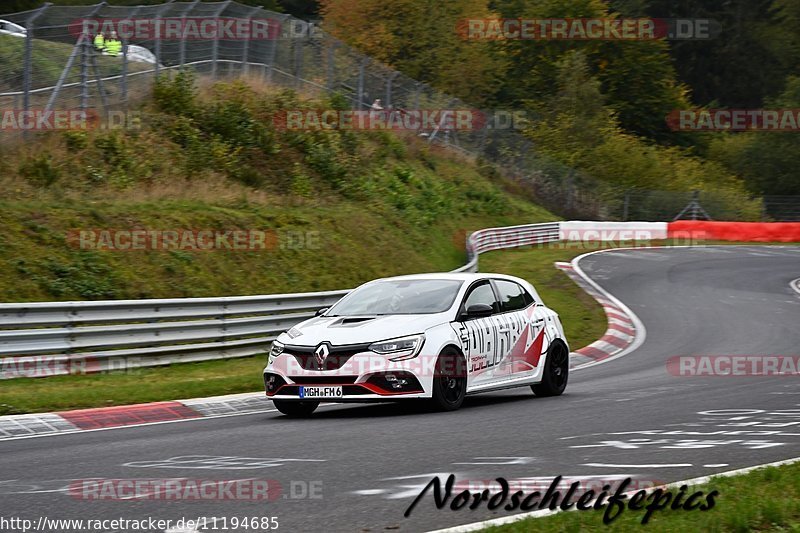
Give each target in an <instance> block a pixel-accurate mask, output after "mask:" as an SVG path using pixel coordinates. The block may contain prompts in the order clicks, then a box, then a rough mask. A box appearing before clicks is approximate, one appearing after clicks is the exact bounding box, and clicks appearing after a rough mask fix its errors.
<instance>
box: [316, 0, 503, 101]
mask: <svg viewBox="0 0 800 533" xmlns="http://www.w3.org/2000/svg"><path fill="white" fill-rule="evenodd" d="M486 4H487V3H486V1H485V0H463V1H459V2H442V1H438V0H393V1H392V2H386V1H385V0H322V2H321V13H322V15H323V17H324V20H325V29H326V30H328V31H329V32H331V33H332V34H333V35H334V36H336V37H338V38H340V39H342V40H343V41H345V42H347V43H349V44H350V45H353V46H355V47H356V48H358V49H359V50H360V51H361V52H363V53H365V54H367V55H369V56H370V57H372V58H374V59H377V60H379V61H382V62H383V63H386V64H387V65H389V66H391V67H393V68H395V69H397V70H400V71H401V72H403V73H404V74H406V75H407V76H410V77H411V78H414V79H416V80H419V81H423V82H426V83H428V84H430V85H432V86H434V87H436V88H437V89H439V90H441V91H444V92H446V93H449V94H452V95H454V96H457V97H460V98H462V99H464V100H466V101H468V102H470V103H472V104H476V105H485V104H489V103H493V102H492V100H493V95H494V93H495V92H496V88H497V86H498V85H499V83H500V80H501V79H502V78H503V76H504V72H505V62H504V61H503V59H502V57H501V56H500V55H498V54H496V53H494V51H493V48H494V44H493V43H491V42H486V41H467V40H465V39H463V38H462V37H461V36H460V35H459V33H458V32H457V31H456V29H457V27H458V26H459V24H462V23H463V21H464V20H466V19H470V18H493V17H495V16H496V15H495V14H493V13H492V12H491V11H490V10H489V9H488V7H487V5H486Z"/></svg>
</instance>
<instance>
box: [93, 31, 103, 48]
mask: <svg viewBox="0 0 800 533" xmlns="http://www.w3.org/2000/svg"><path fill="white" fill-rule="evenodd" d="M94 49H95V50H97V51H98V52H102V51H103V50H105V49H106V38H105V37H104V36H103V32H101V31H99V32H97V35H95V36H94Z"/></svg>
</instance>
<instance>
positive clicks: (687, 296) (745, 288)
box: [0, 246, 800, 532]
mask: <svg viewBox="0 0 800 533" xmlns="http://www.w3.org/2000/svg"><path fill="white" fill-rule="evenodd" d="M580 266H581V267H582V268H583V270H584V271H585V272H586V273H587V274H588V275H589V276H590V277H592V279H594V280H595V281H596V282H597V283H599V284H600V285H601V286H602V287H603V288H604V289H606V290H607V291H609V292H610V293H611V294H613V295H614V296H616V297H617V298H619V299H620V300H621V301H622V302H623V303H625V304H626V305H627V306H628V307H630V308H631V310H633V312H634V313H636V314H637V315H638V317H639V318H640V319H641V321H642V322H643V323H644V325H645V327H646V339H645V341H644V343H643V344H642V345H641V346H640V347H639V348H638V349H636V350H635V351H633V352H632V353H630V354H628V355H626V356H625V357H622V358H619V359H616V360H613V361H610V362H608V363H605V364H601V365H597V366H594V367H591V368H586V369H584V370H579V371H577V372H575V373H573V374H572V376H571V377H570V385H569V387H568V388H567V392H566V394H565V395H564V396H562V397H560V398H544V399H540V398H535V397H534V396H533V395H532V393H531V392H530V390H529V389H517V390H513V391H506V392H503V393H496V394H487V395H482V396H475V397H471V398H468V399H467V402H466V404H465V406H464V408H462V409H461V410H460V411H458V412H455V413H448V414H430V413H425V412H421V411H419V410H418V409H415V408H409V407H404V406H399V405H394V404H387V405H333V406H326V407H322V408H320V409H319V410H318V411H317V414H316V416H315V417H314V418H313V419H311V420H290V419H287V418H285V417H283V416H281V415H280V414H279V413H277V412H275V411H270V412H266V413H260V414H254V415H244V416H234V417H228V418H215V419H205V420H203V419H201V420H196V421H187V422H181V423H169V424H161V425H152V426H143V427H134V428H125V429H114V430H108V431H96V432H84V433H78V434H71V435H61V436H52V437H42V438H30V439H20V440H10V441H6V442H0V501H2V507H3V514H4V515H6V516H8V515H14V516H19V517H24V518H31V519H34V520H36V519H37V518H38V516H39V515H40V514H41V513H46V514H47V515H48V517H50V518H82V519H88V518H116V517H123V518H139V519H141V518H145V517H148V516H152V517H154V518H158V519H168V518H171V519H179V518H182V517H187V518H197V517H209V518H210V517H234V516H236V517H242V518H244V517H263V516H275V517H278V520H279V524H280V526H279V529H278V531H290V532H295V531H373V532H377V531H385V530H396V529H399V530H400V531H424V530H430V529H436V528H443V527H447V526H454V525H458V524H465V523H469V522H475V521H479V520H485V519H489V518H496V517H498V516H503V515H502V514H498V513H493V512H490V511H487V510H486V508H485V507H482V508H481V509H480V510H476V511H469V510H461V511H456V512H454V511H451V510H449V509H442V510H437V509H436V508H435V506H434V504H433V499H432V498H431V497H427V498H425V499H424V501H422V502H421V503H420V504H419V505H418V506H417V508H416V509H415V510H414V512H413V514H412V515H411V517H410V518H408V519H405V518H403V512H404V511H405V509H406V507H407V506H408V505H409V503H410V502H411V501H412V500H413V498H414V497H415V496H416V494H417V493H418V492H419V491H420V489H421V488H422V486H423V485H425V484H426V483H427V482H428V481H429V480H430V479H431V478H432V477H433V476H435V475H437V474H445V475H446V474H450V473H454V474H456V475H457V477H458V479H459V480H468V479H469V480H490V479H493V478H495V477H497V476H504V477H506V478H507V479H509V480H519V479H522V478H527V481H528V482H534V481H535V479H532V478H539V479H544V480H547V481H548V482H549V480H550V479H551V478H552V477H554V476H556V475H559V474H560V475H563V476H564V477H565V478H568V479H572V480H583V479H597V480H613V479H620V478H624V477H627V476H629V475H630V476H632V477H634V478H635V479H637V480H638V482H639V483H641V484H642V485H643V486H646V485H647V484H648V483H652V482H664V481H676V480H681V479H689V478H693V477H697V476H702V475H708V474H712V473H714V472H724V471H729V470H733V469H736V468H741V467H746V466H752V465H756V464H761V463H767V462H772V461H777V460H781V459H787V458H792V457H797V456H800V386H798V381H797V377H796V376H794V377H784V376H772V377H680V376H674V375H671V374H670V373H669V372H668V371H667V367H666V361H667V359H669V358H670V357H672V356H676V355H681V356H688V355H729V354H735V355H795V356H797V355H800V294H797V293H796V292H795V291H793V290H792V288H791V286H790V282H791V281H792V280H794V279H797V278H800V247H790V246H786V247H775V246H741V247H699V248H671V249H637V250H623V251H611V252H604V253H599V254H594V255H591V256H588V257H586V258H584V259H583V260H582V261H581V262H580ZM531 281H533V282H534V284H535V280H531ZM573 348H577V346H576V347H573ZM87 478H112V479H130V478H188V479H196V480H197V479H225V480H229V479H245V478H257V479H272V480H277V481H278V482H280V484H281V486H282V487H283V496H285V497H281V498H279V499H278V500H276V501H274V502H269V503H265V502H246V501H237V500H222V501H211V502H210V501H180V502H176V501H164V500H158V499H154V500H146V501H133V500H129V501H92V500H88V501H87V500H81V499H78V498H75V497H72V496H70V495H68V494H67V493H66V490H65V486H67V485H69V483H70V480H75V479H87ZM309 491H312V492H314V493H315V494H317V495H321V497H317V498H308V497H307V496H308V492H309ZM722 505H723V503H720V504H719V506H722ZM598 520H599V516H598ZM207 531H212V529H210V528H208V529H207ZM239 531H244V530H239ZM251 531H252V530H251Z"/></svg>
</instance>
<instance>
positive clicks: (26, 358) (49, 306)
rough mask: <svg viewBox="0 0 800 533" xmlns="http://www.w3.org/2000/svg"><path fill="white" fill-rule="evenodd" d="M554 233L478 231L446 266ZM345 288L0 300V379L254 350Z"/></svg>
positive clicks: (548, 227) (473, 265)
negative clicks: (247, 293)
mask: <svg viewBox="0 0 800 533" xmlns="http://www.w3.org/2000/svg"><path fill="white" fill-rule="evenodd" d="M558 239H559V223H558V222H552V223H543V224H527V225H522V226H509V227H504V228H488V229H483V230H479V231H476V232H474V233H472V234H470V235H469V236H468V237H467V259H468V262H467V264H466V265H464V266H463V267H460V268H458V269H456V270H454V272H477V270H478V256H479V255H480V254H481V253H483V252H488V251H490V250H500V249H504V248H515V247H520V246H527V245H533V244H538V243H545V242H554V241H557V240H558ZM348 292H349V291H348V290H340V291H328V292H308V293H297V294H274V295H266V296H234V297H221V298H171V299H151V300H108V301H84V302H33V303H7V304H0V379H11V378H19V377H41V376H53V375H66V374H71V373H85V372H101V371H109V370H125V369H131V368H143V367H150V366H158V365H169V364H173V363H182V362H195V361H207V360H213V359H227V358H233V357H248V356H252V355H257V354H259V353H264V352H265V351H267V349H268V348H269V345H270V343H271V342H272V341H273V340H274V339H275V338H276V337H277V335H278V334H280V332H282V331H285V330H287V329H289V328H291V327H292V326H293V325H295V324H297V323H299V322H301V321H303V320H306V319H307V318H310V317H312V316H314V312H315V311H316V310H318V309H321V308H323V307H328V306H330V305H332V304H334V303H335V302H337V301H338V300H339V299H340V298H341V297H342V296H344V295H345V294H347V293H348Z"/></svg>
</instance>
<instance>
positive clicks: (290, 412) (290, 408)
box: [272, 400, 319, 418]
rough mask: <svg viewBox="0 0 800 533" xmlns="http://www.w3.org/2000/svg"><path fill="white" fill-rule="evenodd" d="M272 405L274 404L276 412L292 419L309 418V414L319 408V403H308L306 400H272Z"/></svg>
mask: <svg viewBox="0 0 800 533" xmlns="http://www.w3.org/2000/svg"><path fill="white" fill-rule="evenodd" d="M272 403H274V404H275V408H276V409H277V410H278V411H280V412H281V413H283V414H285V415H286V416H291V417H292V418H304V417H307V416H311V413H313V412H314V411H315V410H316V409H317V407H319V402H310V401H307V400H303V401H298V400H272Z"/></svg>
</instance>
